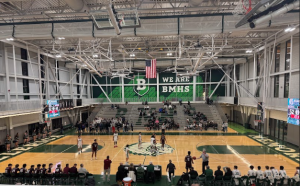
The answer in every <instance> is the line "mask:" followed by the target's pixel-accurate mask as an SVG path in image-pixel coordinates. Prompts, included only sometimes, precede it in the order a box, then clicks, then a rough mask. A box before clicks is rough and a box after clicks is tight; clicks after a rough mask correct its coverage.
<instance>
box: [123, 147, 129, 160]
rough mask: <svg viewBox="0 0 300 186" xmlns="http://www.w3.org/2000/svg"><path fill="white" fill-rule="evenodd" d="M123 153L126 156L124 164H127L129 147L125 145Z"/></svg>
mask: <svg viewBox="0 0 300 186" xmlns="http://www.w3.org/2000/svg"><path fill="white" fill-rule="evenodd" d="M124 151H125V156H126V163H128V160H129V145H126V147H125V149H124Z"/></svg>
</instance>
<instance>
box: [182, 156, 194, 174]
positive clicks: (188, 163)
mask: <svg viewBox="0 0 300 186" xmlns="http://www.w3.org/2000/svg"><path fill="white" fill-rule="evenodd" d="M184 161H185V168H186V172H187V173H188V172H189V171H188V170H191V168H192V164H194V161H193V158H192V156H191V151H188V155H187V156H186V157H185V158H184Z"/></svg>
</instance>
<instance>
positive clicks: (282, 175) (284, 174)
mask: <svg viewBox="0 0 300 186" xmlns="http://www.w3.org/2000/svg"><path fill="white" fill-rule="evenodd" d="M279 175H280V176H281V178H288V176H287V174H286V172H285V170H284V167H283V166H280V170H279Z"/></svg>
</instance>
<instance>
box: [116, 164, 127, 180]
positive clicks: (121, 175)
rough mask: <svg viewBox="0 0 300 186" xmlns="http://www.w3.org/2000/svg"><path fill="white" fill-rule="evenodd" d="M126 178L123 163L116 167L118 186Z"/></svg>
mask: <svg viewBox="0 0 300 186" xmlns="http://www.w3.org/2000/svg"><path fill="white" fill-rule="evenodd" d="M125 177H126V172H125V167H124V165H123V163H120V166H119V167H118V172H117V174H116V181H117V183H118V184H119V185H120V184H121V185H122V180H123V178H125Z"/></svg>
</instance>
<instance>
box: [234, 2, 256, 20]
mask: <svg viewBox="0 0 300 186" xmlns="http://www.w3.org/2000/svg"><path fill="white" fill-rule="evenodd" d="M251 9H252V8H251V0H240V1H239V2H238V4H237V5H236V7H235V8H234V10H233V11H232V14H233V15H235V16H238V15H246V14H248V12H250V11H251Z"/></svg>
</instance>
